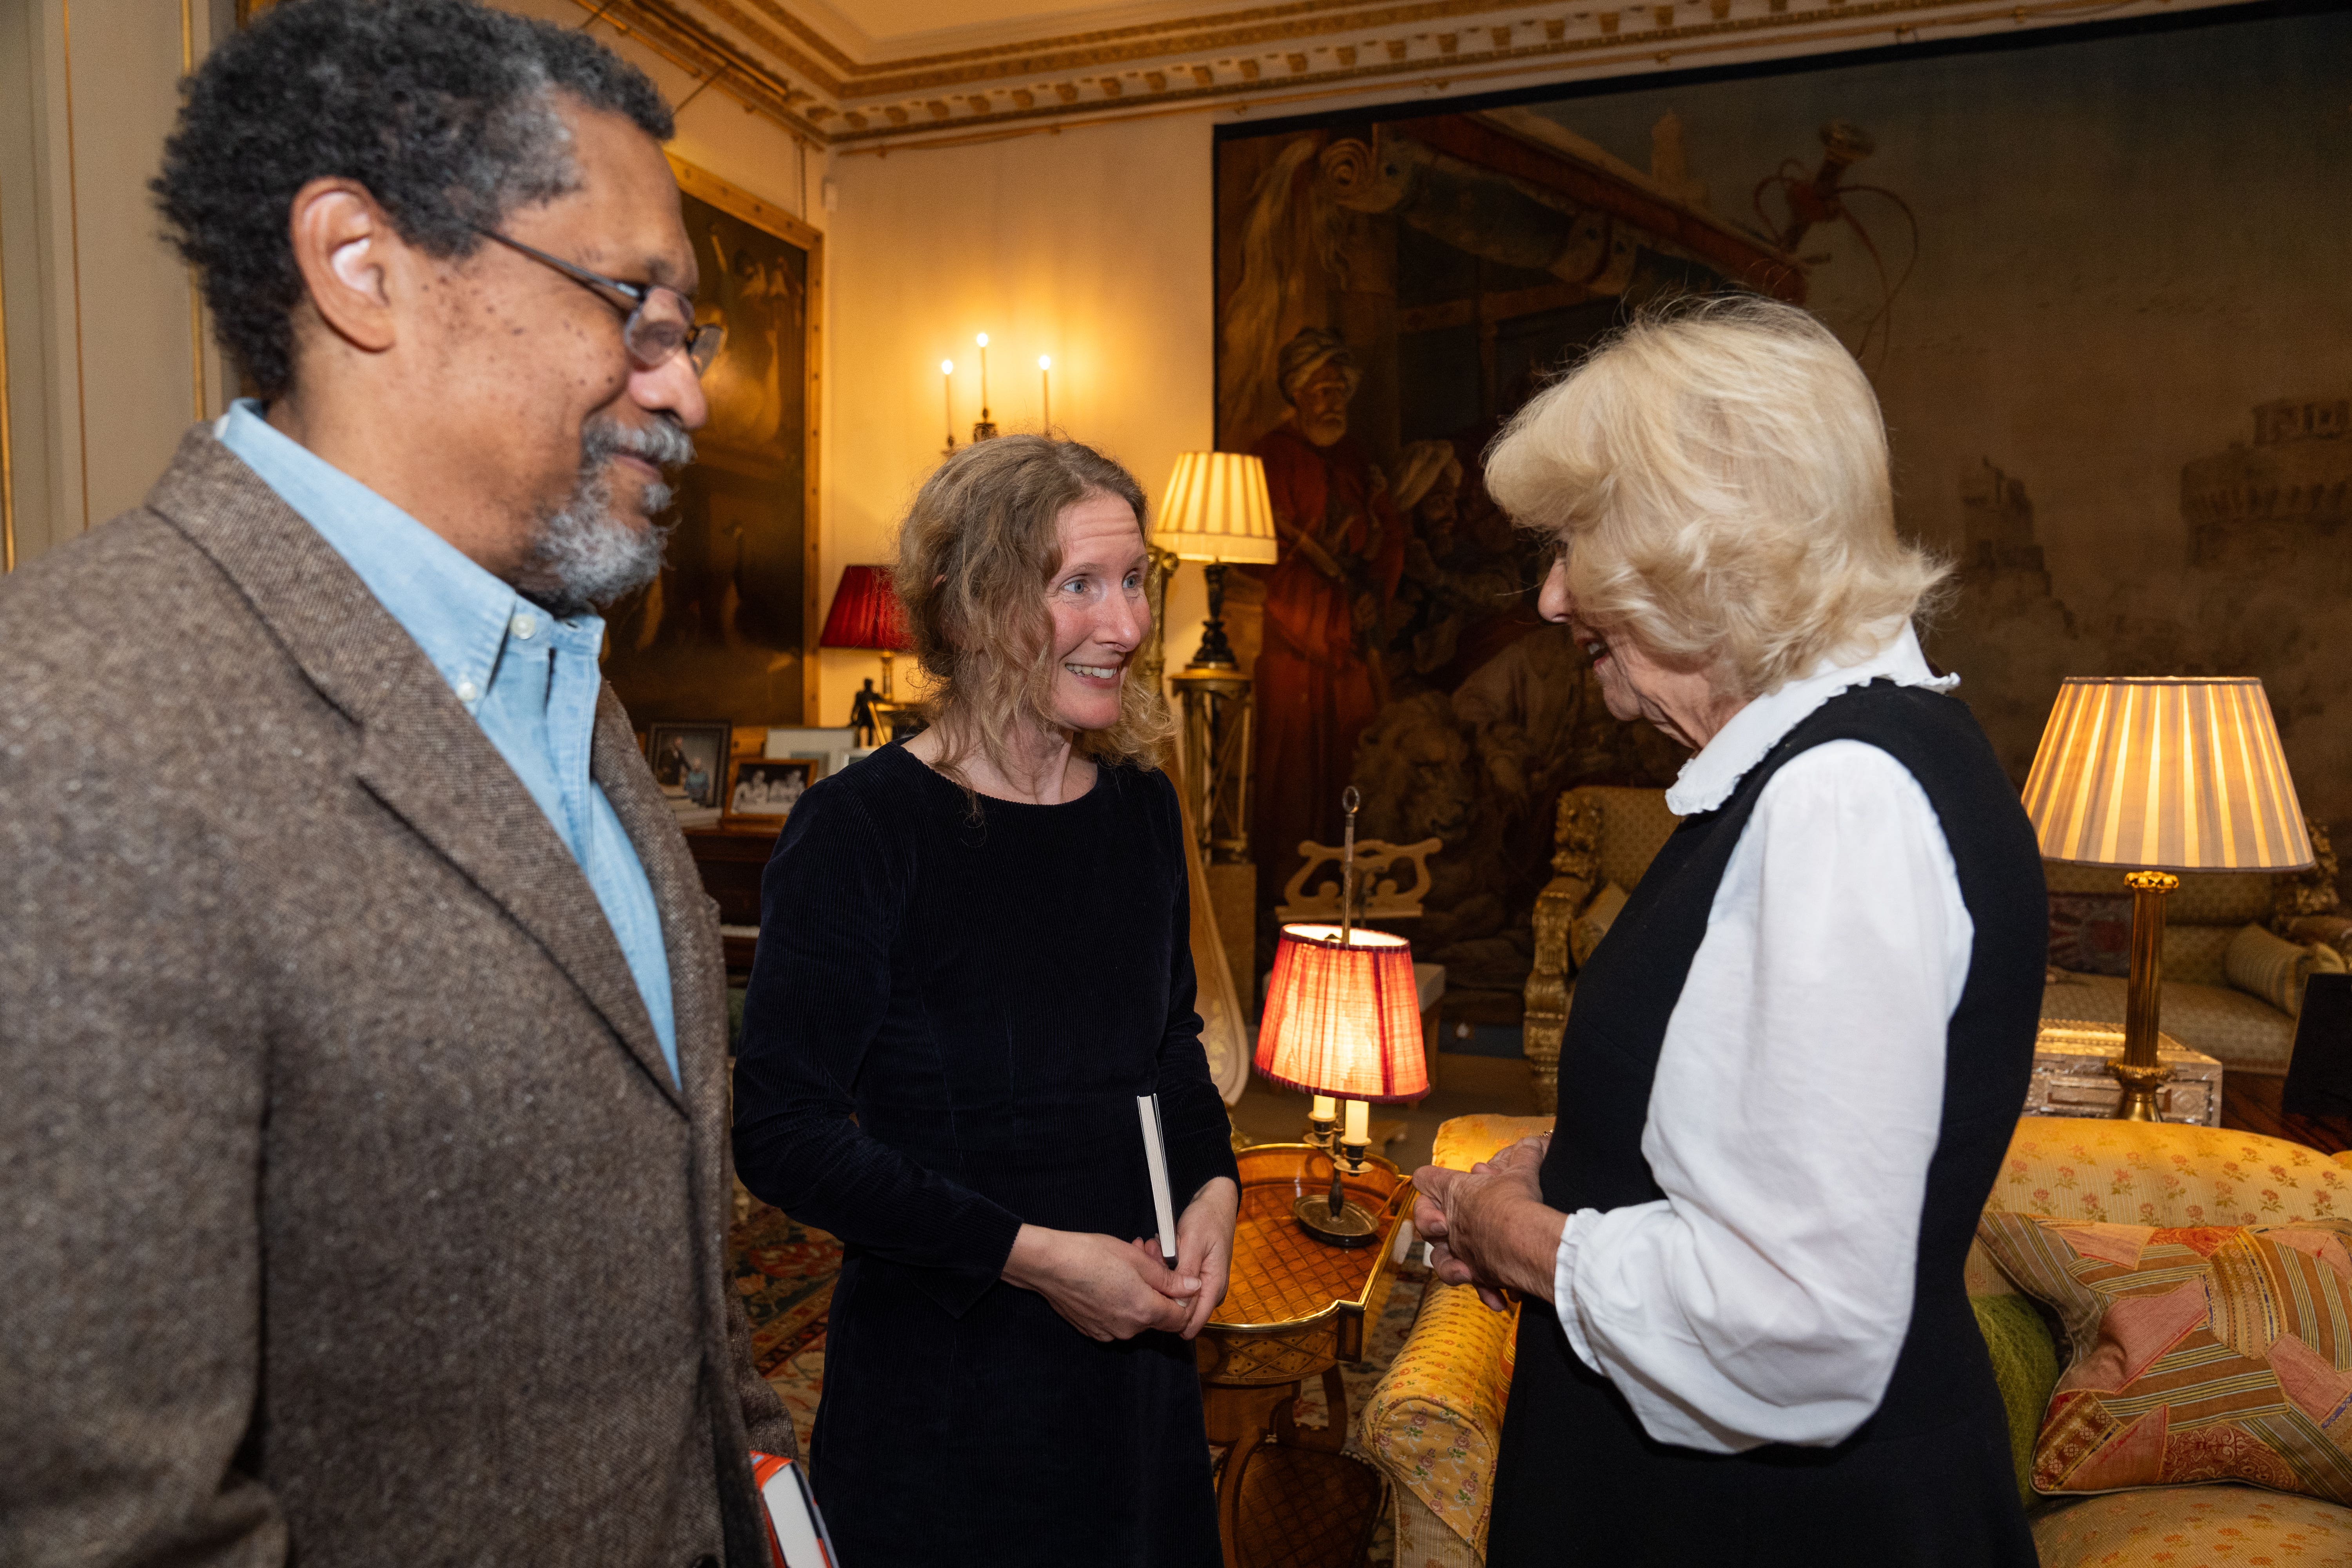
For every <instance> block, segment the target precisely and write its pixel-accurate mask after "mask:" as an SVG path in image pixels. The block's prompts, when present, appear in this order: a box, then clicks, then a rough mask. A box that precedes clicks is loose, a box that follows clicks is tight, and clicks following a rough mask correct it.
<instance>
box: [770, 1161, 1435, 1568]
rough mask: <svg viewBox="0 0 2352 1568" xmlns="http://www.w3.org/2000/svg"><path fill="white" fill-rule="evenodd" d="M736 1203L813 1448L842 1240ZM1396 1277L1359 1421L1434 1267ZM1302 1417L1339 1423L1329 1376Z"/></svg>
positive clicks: (1352, 1383)
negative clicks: (1326, 1390) (1326, 1393)
mask: <svg viewBox="0 0 2352 1568" xmlns="http://www.w3.org/2000/svg"><path fill="white" fill-rule="evenodd" d="M736 1206H737V1212H738V1215H739V1217H738V1218H737V1220H736V1222H735V1225H734V1227H733V1230H732V1232H731V1234H730V1237H729V1241H730V1250H731V1251H732V1253H733V1255H734V1259H735V1289H737V1290H739V1291H740V1292H741V1293H742V1297H743V1310H744V1312H745V1314H746V1315H747V1316H748V1317H750V1319H751V1356H752V1360H753V1362H754V1363H755V1364H756V1365H757V1366H758V1367H759V1369H760V1375H761V1376H762V1377H764V1378H766V1379H767V1380H768V1385H769V1386H770V1387H771V1388H773V1389H774V1390H775V1391H776V1393H777V1394H778V1395H779V1396H780V1397H781V1398H782V1400H783V1402H784V1408H785V1409H786V1410H787V1411H789V1412H791V1414H792V1417H793V1432H794V1434H795V1435H797V1436H799V1438H800V1440H801V1448H802V1451H803V1453H805V1452H806V1451H807V1448H808V1440H809V1431H810V1428H811V1427H813V1426H814V1425H815V1423H816V1402H817V1395H818V1394H820V1393H821V1392H823V1390H824V1316H825V1310H826V1309H827V1308H828V1307H830V1306H831V1305H832V1303H833V1285H834V1280H835V1278H836V1277H838V1275H839V1274H840V1272H841V1244H840V1243H839V1242H837V1241H835V1240H834V1238H833V1237H830V1236H827V1235H826V1234H825V1233H824V1232H823V1231H821V1230H816V1229H814V1228H812V1227H810V1226H804V1225H801V1224H799V1223H797V1222H795V1221H794V1220H793V1218H792V1217H791V1216H790V1215H785V1214H783V1213H782V1212H781V1211H780V1210H777V1209H772V1208H770V1207H769V1206H768V1205H765V1204H763V1203H761V1202H760V1201H759V1200H757V1199H756V1198H752V1197H751V1195H750V1194H738V1195H737V1200H736ZM1394 1279H1395V1283H1394V1285H1393V1286H1392V1287H1391V1289H1390V1290H1389V1293H1388V1300H1387V1301H1386V1302H1384V1303H1383V1304H1382V1306H1381V1311H1380V1315H1379V1317H1378V1318H1377V1320H1376V1321H1373V1322H1372V1323H1370V1324H1368V1325H1367V1328H1368V1330H1369V1331H1368V1332H1367V1333H1366V1334H1365V1336H1364V1359H1363V1360H1362V1361H1361V1362H1360V1363H1358V1364H1356V1365H1354V1366H1350V1367H1345V1368H1343V1369H1341V1373H1340V1376H1341V1379H1342V1381H1344V1382H1345V1383H1346V1384H1347V1387H1348V1410H1349V1416H1350V1418H1351V1419H1353V1418H1356V1417H1360V1415H1362V1414H1363V1409H1364V1404H1365V1401H1367V1400H1369V1399H1370V1397H1371V1393H1372V1385H1373V1384H1376V1383H1378V1382H1379V1381H1380V1380H1381V1373H1384V1372H1386V1371H1387V1370H1388V1365H1389V1363H1390V1362H1391V1361H1393V1360H1395V1359H1396V1353H1397V1352H1398V1350H1399V1349H1400V1348H1402V1345H1403V1344H1404V1336H1405V1333H1406V1331H1408V1330H1409V1329H1411V1328H1412V1320H1413V1315H1414V1314H1415V1313H1416V1312H1418V1311H1419V1310H1421V1296H1422V1291H1423V1288H1424V1287H1425V1286H1427V1284H1428V1282H1429V1271H1428V1270H1427V1269H1425V1268H1422V1267H1420V1265H1419V1264H1417V1263H1408V1264H1406V1265H1404V1266H1403V1267H1402V1268H1398V1269H1397V1270H1396V1272H1395V1275H1394ZM1295 1415H1296V1419H1297V1422H1298V1425H1300V1426H1318V1427H1319V1426H1328V1425H1329V1424H1330V1410H1329V1407H1328V1405H1327V1404H1326V1403H1325V1401H1324V1398H1323V1386H1322V1384H1321V1383H1320V1382H1310V1383H1309V1384H1307V1388H1306V1392H1305V1393H1304V1394H1303V1395H1302V1396H1301V1397H1300V1399H1299V1401H1298V1404H1297V1408H1296V1411H1295ZM1355 1439H1356V1435H1355V1434H1352V1433H1351V1434H1350V1435H1349V1443H1348V1448H1349V1452H1350V1453H1355V1454H1357V1455H1358V1456H1359V1457H1362V1456H1361V1449H1360V1447H1359V1445H1358V1444H1357V1442H1356V1440H1355ZM1393 1555H1394V1548H1393V1545H1392V1543H1391V1527H1390V1525H1389V1523H1388V1522H1387V1521H1385V1520H1384V1521H1381V1527H1380V1532H1379V1534H1378V1535H1377V1536H1376V1537H1375V1538H1374V1539H1373V1542H1372V1548H1371V1551H1370V1553H1369V1554H1368V1555H1367V1557H1366V1563H1367V1564H1368V1568H1384V1565H1385V1564H1387V1563H1390V1562H1391V1559H1392V1557H1393Z"/></svg>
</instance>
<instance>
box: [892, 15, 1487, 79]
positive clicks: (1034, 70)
mask: <svg viewBox="0 0 2352 1568" xmlns="http://www.w3.org/2000/svg"><path fill="white" fill-rule="evenodd" d="M1520 8H1521V7H1519V6H1498V5H1496V4H1495V0H1423V3H1422V4H1418V5H1388V6H1382V7H1381V8H1379V9H1376V10H1368V11H1353V12H1349V14H1347V15H1345V16H1329V15H1324V16H1279V17H1276V19H1270V20H1269V19H1263V18H1266V17H1268V16H1272V15H1273V12H1287V11H1291V10H1294V9H1296V7H1291V6H1281V7H1276V8H1273V11H1270V12H1239V13H1235V14H1234V16H1229V17H1214V18H1208V17H1204V18H1202V19H1201V20H1199V21H1194V22H1171V23H1164V24H1160V25H1157V26H1134V27H1116V28H1110V29H1108V30H1106V31H1103V32H1099V33H1073V34H1071V35H1069V36H1068V37H1060V38H1048V39H1042V40H1039V41H1038V42H1035V43H1032V44H1025V45H1022V46H1018V47H1017V48H1015V49H1013V50H1005V49H974V50H967V51H965V52H964V53H963V54H962V55H960V56H959V55H936V56H932V57H930V58H928V59H909V60H905V61H894V62H891V63H892V64H893V65H896V66H901V67H904V68H905V69H904V70H903V71H902V73H901V74H899V75H898V76H878V77H876V78H874V79H859V80H857V81H856V82H855V83H854V84H853V85H852V86H851V87H850V89H849V91H848V97H849V99H851V100H861V99H866V98H883V97H888V96H890V95H892V94H896V93H914V92H923V91H927V90H931V89H938V88H942V87H955V86H961V85H964V84H966V83H969V82H975V81H987V80H994V79H1002V78H1005V77H1019V76H1036V75H1051V74H1053V73H1055V72H1057V71H1067V70H1086V69H1089V68H1099V67H1103V66H1110V65H1125V64H1127V63H1129V61H1133V60H1146V59H1159V58H1165V57H1168V56H1171V55H1199V54H1214V53H1216V52H1218V51H1220V50H1228V49H1248V48H1253V47H1256V46H1259V45H1262V44H1286V43H1296V42H1298V41H1300V40H1302V39H1320V38H1332V37H1348V36H1351V35H1355V34H1359V33H1361V32H1364V31H1367V30H1370V29H1375V28H1391V27H1411V26H1415V25H1416V24H1419V23H1424V22H1442V21H1448V20H1453V19H1454V18H1457V17H1465V16H1480V15H1487V16H1491V15H1494V14H1495V13H1496V12H1498V11H1503V10H1517V9H1520ZM1519 25H1521V26H1524V25H1527V24H1524V23H1522V24H1519ZM950 62H952V63H950ZM878 69H880V68H879V67H866V68H862V71H876V70H878Z"/></svg>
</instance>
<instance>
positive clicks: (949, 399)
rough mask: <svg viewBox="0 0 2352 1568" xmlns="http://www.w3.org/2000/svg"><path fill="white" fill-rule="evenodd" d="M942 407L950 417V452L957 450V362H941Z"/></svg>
mask: <svg viewBox="0 0 2352 1568" xmlns="http://www.w3.org/2000/svg"><path fill="white" fill-rule="evenodd" d="M940 409H941V411H943V412H944V413H945V414H946V415H947V416H948V450H949V451H950V452H952V451H954V450H955V361H953V360H951V359H943V360H941V361H940Z"/></svg>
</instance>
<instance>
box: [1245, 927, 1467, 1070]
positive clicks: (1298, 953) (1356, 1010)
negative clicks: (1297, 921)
mask: <svg viewBox="0 0 2352 1568" xmlns="http://www.w3.org/2000/svg"><path fill="white" fill-rule="evenodd" d="M1252 1065H1253V1066H1254V1067H1255V1068H1256V1069H1257V1071H1258V1074H1259V1076H1260V1077H1262V1078H1265V1079H1267V1080H1269V1081H1270V1082H1274V1083H1278V1084H1280V1085H1282V1086H1283V1087H1284V1088H1286V1089H1303V1090H1305V1091H1306V1092H1307V1093H1308V1094H1328V1095H1334V1096H1337V1097H1338V1098H1339V1099H1342V1100H1419V1099H1420V1098H1421V1097H1422V1096H1423V1095H1425V1094H1427V1093H1428V1092H1429V1063H1428V1059H1427V1058H1426V1057H1425V1056H1424V1055H1423V1042H1422V1036H1421V1000H1420V995H1419V993H1418V992H1417V991H1416V990H1415V989H1414V986H1413V980H1412V943H1410V942H1406V941H1405V939H1404V938H1402V937H1401V936H1391V935H1390V934H1389V933H1388V932H1386V931H1351V932H1349V936H1348V940H1347V942H1346V943H1345V945H1342V943H1341V941H1340V931H1339V927H1338V926H1324V925H1287V926H1285V927H1283V928H1282V936H1281V940H1280V941H1279V942H1276V946H1275V952H1274V973H1273V974H1272V976H1271V977H1270V978H1269V980H1268V982H1267V984H1266V995H1265V1013H1264V1015H1263V1016H1262V1018H1261V1019H1260V1021H1259V1024H1258V1031H1257V1054H1256V1056H1255V1058H1254V1059H1253V1062H1252Z"/></svg>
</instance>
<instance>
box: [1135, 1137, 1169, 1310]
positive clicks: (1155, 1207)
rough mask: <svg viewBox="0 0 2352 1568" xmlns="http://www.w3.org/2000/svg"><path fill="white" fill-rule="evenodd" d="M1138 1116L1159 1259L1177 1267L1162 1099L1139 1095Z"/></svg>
mask: <svg viewBox="0 0 2352 1568" xmlns="http://www.w3.org/2000/svg"><path fill="white" fill-rule="evenodd" d="M1135 1114H1136V1115H1137V1116H1138V1117H1139V1118H1140V1119H1141V1120H1142V1122H1143V1163H1145V1164H1146V1165H1148V1166H1149V1167H1150V1170H1151V1213H1152V1217H1153V1218H1155V1219H1156V1220H1158V1221H1159V1223H1160V1259H1161V1261H1163V1262H1165V1263H1166V1264H1167V1265H1168V1267H1169V1268H1175V1267H1176V1200H1175V1197H1174V1195H1173V1194H1171V1193H1170V1192H1169V1190H1168V1140H1167V1137H1166V1135H1165V1134H1163V1133H1162V1132H1161V1131H1160V1097H1159V1096H1158V1095H1156V1094H1139V1095H1137V1096H1136V1097H1135Z"/></svg>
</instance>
